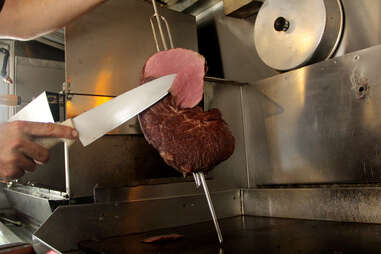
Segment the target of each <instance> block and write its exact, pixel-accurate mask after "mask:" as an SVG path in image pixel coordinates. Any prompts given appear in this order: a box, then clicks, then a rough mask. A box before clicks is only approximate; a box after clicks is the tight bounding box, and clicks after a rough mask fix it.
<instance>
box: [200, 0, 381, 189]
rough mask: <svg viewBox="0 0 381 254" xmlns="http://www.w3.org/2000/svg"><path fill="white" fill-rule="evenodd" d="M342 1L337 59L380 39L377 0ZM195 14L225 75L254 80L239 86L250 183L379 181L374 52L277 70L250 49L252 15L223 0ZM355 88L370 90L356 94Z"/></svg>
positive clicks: (252, 44) (378, 1) (369, 45)
mask: <svg viewBox="0 0 381 254" xmlns="http://www.w3.org/2000/svg"><path fill="white" fill-rule="evenodd" d="M342 2H343V6H344V11H345V29H344V33H343V38H342V41H341V44H340V46H339V49H338V50H337V52H336V57H339V56H343V55H347V54H349V53H351V52H354V51H357V50H361V49H366V48H368V47H371V46H375V45H378V44H380V43H381V33H380V32H378V30H379V29H378V28H379V26H380V22H381V20H380V19H379V14H380V13H381V1H380V0H364V1H351V0H343V1H342ZM197 20H198V24H199V29H205V26H209V28H210V27H213V26H214V27H215V34H216V35H217V37H218V47H219V49H220V57H221V62H222V69H223V74H224V77H225V78H228V79H233V80H237V81H244V82H250V83H251V84H252V85H250V86H248V87H246V88H244V89H243V100H244V105H245V106H244V116H243V117H244V119H245V120H246V121H245V138H244V140H245V141H246V144H245V145H246V153H247V163H248V172H247V177H248V182H249V184H248V185H249V187H255V186H256V185H273V184H305V183H343V182H345V183H348V182H350V183H358V182H379V181H380V180H379V179H380V178H379V175H380V174H379V168H380V166H381V163H380V162H379V159H378V147H379V144H378V136H379V135H377V131H376V130H375V128H374V126H376V125H377V117H376V116H377V115H378V113H377V110H376V109H377V106H374V105H375V104H377V102H376V101H377V99H376V98H377V97H378V94H377V93H378V92H377V91H376V89H377V88H376V87H377V82H378V79H377V77H374V78H372V81H370V76H373V75H376V73H377V67H376V66H378V64H379V63H378V62H377V60H376V58H377V57H378V53H376V52H377V50H374V51H373V52H374V55H373V56H372V55H371V54H370V53H366V54H365V55H366V57H365V59H364V57H363V56H361V61H358V62H356V61H353V59H352V58H353V57H354V56H353V55H351V56H348V58H336V59H335V60H332V61H331V62H326V63H322V64H318V65H316V66H308V67H306V68H302V69H299V70H297V71H294V72H289V73H286V74H279V73H277V72H275V71H273V70H271V69H270V68H268V67H267V66H265V65H264V64H263V63H262V61H261V60H260V59H259V57H258V55H257V52H256V51H255V45H254V40H253V31H254V23H255V16H253V17H250V18H248V19H237V18H231V17H226V16H224V15H223V4H222V3H220V4H217V5H215V7H214V8H211V9H210V10H209V11H208V12H205V13H203V14H201V15H199V17H197ZM200 43H207V42H205V41H203V40H202V41H201V42H200ZM202 47H206V48H207V47H209V48H212V47H213V45H211V44H210V45H203V46H201V45H200V48H202ZM359 54H360V53H359ZM362 54H364V53H361V55H362ZM215 61H218V60H216V59H215ZM333 61H334V62H333ZM266 78H267V79H266ZM362 83H364V84H369V87H368V85H366V86H365V87H363V88H361V84H362ZM356 89H364V91H363V93H368V92H369V93H371V96H369V97H367V98H366V99H364V100H359V98H358V97H359V96H360V97H361V96H363V95H361V94H358V93H359V91H356ZM367 89H369V90H367ZM356 93H357V94H356ZM368 95H369V94H367V95H366V96H368ZM371 105H373V106H371ZM370 108H372V110H370ZM370 112H372V113H370ZM365 119H367V120H365ZM370 126H373V127H370Z"/></svg>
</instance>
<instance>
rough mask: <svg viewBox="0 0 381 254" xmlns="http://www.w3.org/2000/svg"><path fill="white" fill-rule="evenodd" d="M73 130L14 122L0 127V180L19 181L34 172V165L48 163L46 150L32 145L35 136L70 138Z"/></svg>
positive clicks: (46, 124) (53, 125)
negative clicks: (29, 172)
mask: <svg viewBox="0 0 381 254" xmlns="http://www.w3.org/2000/svg"><path fill="white" fill-rule="evenodd" d="M77 135H78V134H77V133H76V131H75V130H74V129H73V128H70V127H66V126H62V125H56V124H51V123H35V122H25V121H15V122H10V123H5V124H2V125H0V178H1V179H5V180H11V179H16V178H20V177H21V176H23V175H24V173H25V171H34V170H35V168H36V162H42V163H43V162H46V161H48V160H49V151H48V150H47V149H45V148H44V147H42V146H40V145H39V144H36V143H34V142H33V138H35V137H57V138H68V139H74V138H76V136H77Z"/></svg>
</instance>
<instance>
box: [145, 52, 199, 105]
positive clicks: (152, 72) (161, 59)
mask: <svg viewBox="0 0 381 254" xmlns="http://www.w3.org/2000/svg"><path fill="white" fill-rule="evenodd" d="M169 74H177V76H176V79H175V80H174V82H173V84H172V87H171V88H170V90H169V92H170V93H171V95H172V96H173V97H174V99H175V103H176V107H178V108H193V107H194V106H196V105H197V104H198V103H199V102H200V101H201V99H202V94H203V91H204V76H205V58H204V57H203V56H202V55H200V54H198V53H197V52H194V51H192V50H188V49H182V48H176V49H170V50H166V51H161V52H158V53H156V54H154V55H153V56H151V57H150V58H149V59H148V60H147V62H146V64H145V66H144V69H143V79H145V78H147V77H150V78H160V77H162V76H165V75H169Z"/></svg>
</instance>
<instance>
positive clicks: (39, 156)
mask: <svg viewBox="0 0 381 254" xmlns="http://www.w3.org/2000/svg"><path fill="white" fill-rule="evenodd" d="M18 150H19V151H20V152H22V153H23V154H25V155H26V156H27V157H28V158H30V159H32V160H34V161H35V162H39V164H42V163H44V162H47V161H48V160H49V151H48V149H46V148H44V147H42V146H40V145H38V144H36V143H34V142H32V141H30V140H26V139H25V140H23V141H22V144H20V146H19V148H18Z"/></svg>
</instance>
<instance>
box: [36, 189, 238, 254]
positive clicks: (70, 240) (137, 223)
mask: <svg viewBox="0 0 381 254" xmlns="http://www.w3.org/2000/svg"><path fill="white" fill-rule="evenodd" d="M212 198H213V201H214V204H215V208H216V213H217V215H218V217H219V218H227V217H232V216H237V215H240V214H241V209H240V208H241V207H240V191H239V190H232V191H225V192H218V193H213V194H212ZM153 211H154V212H153ZM209 220H210V214H209V210H208V205H207V202H206V199H205V196H204V195H192V196H184V197H178V198H168V199H158V200H149V201H141V202H133V203H114V204H92V205H76V206H69V207H59V208H58V209H56V210H55V211H54V213H53V215H52V216H51V217H50V218H49V219H48V220H47V221H46V222H45V223H44V225H42V226H41V227H40V228H39V229H38V231H37V232H36V233H35V234H34V236H35V238H36V239H38V240H39V241H41V242H43V243H45V244H46V245H49V246H52V247H53V248H54V249H56V250H58V251H60V252H62V251H69V250H76V249H77V248H78V243H79V242H81V241H84V240H91V239H102V238H106V237H112V236H120V235H126V234H129V233H136V232H146V231H149V230H155V229H160V228H169V227H176V226H181V225H188V224H192V223H199V222H203V221H209ZM210 223H212V222H210ZM57 232H60V233H59V234H57ZM62 236H65V237H62Z"/></svg>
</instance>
